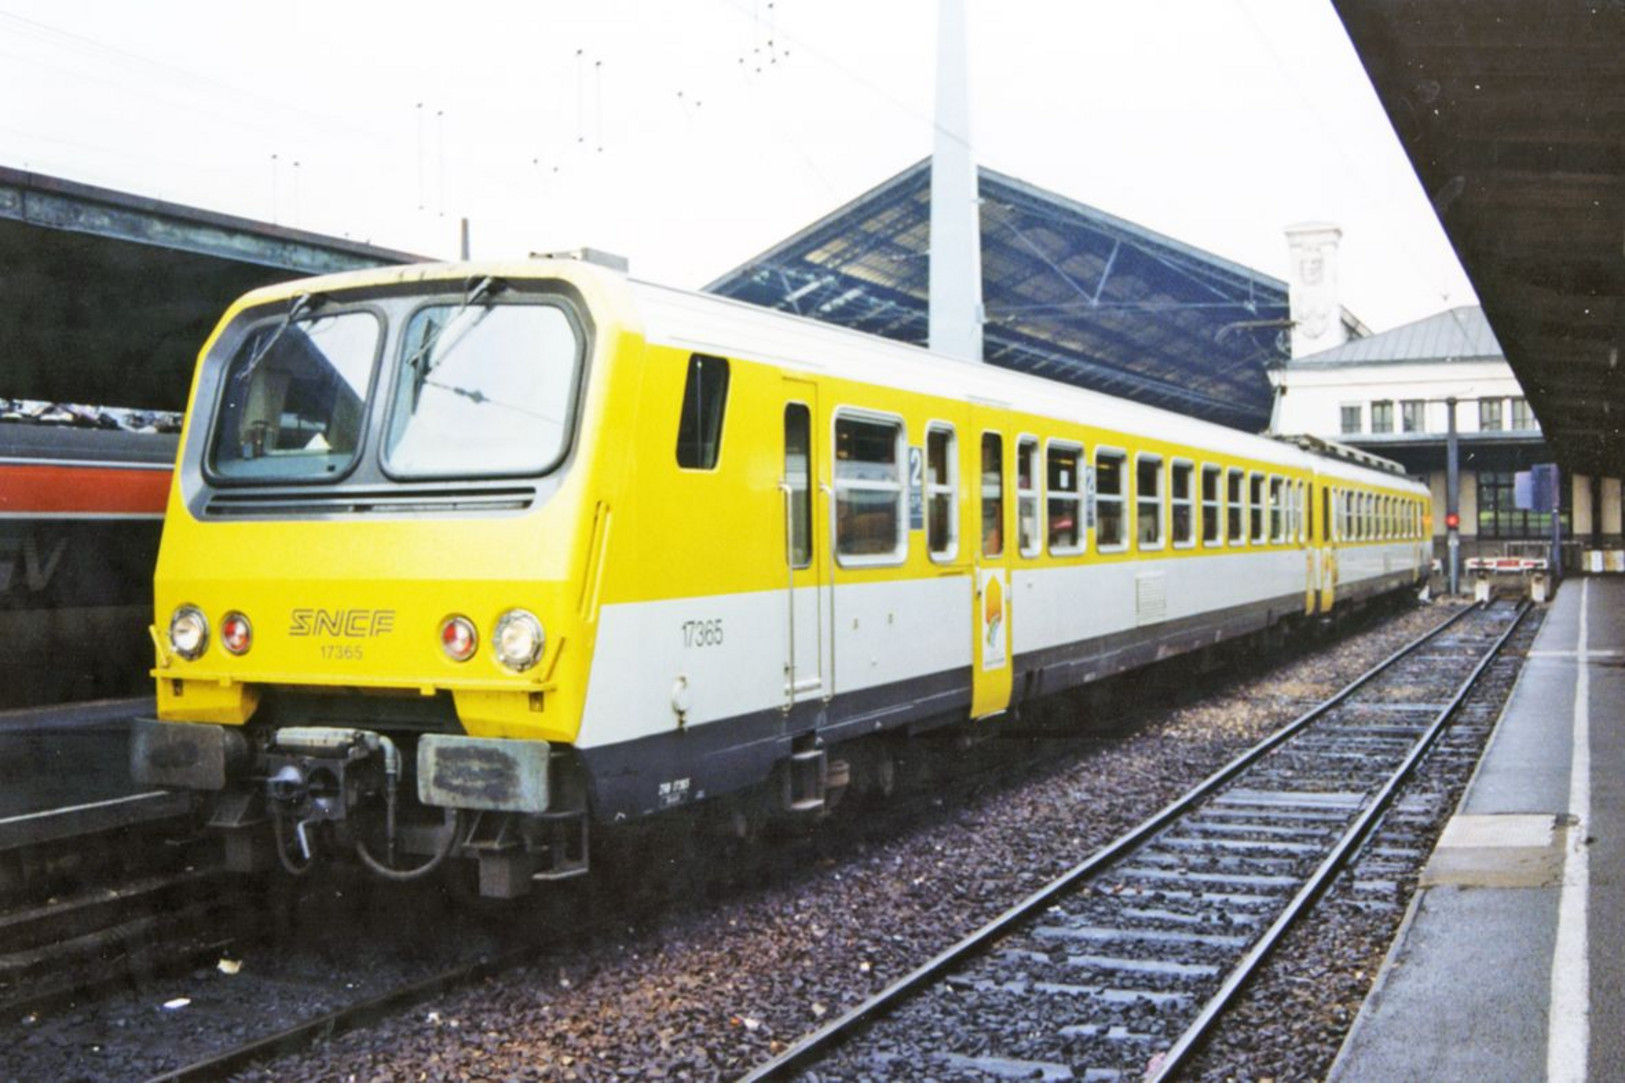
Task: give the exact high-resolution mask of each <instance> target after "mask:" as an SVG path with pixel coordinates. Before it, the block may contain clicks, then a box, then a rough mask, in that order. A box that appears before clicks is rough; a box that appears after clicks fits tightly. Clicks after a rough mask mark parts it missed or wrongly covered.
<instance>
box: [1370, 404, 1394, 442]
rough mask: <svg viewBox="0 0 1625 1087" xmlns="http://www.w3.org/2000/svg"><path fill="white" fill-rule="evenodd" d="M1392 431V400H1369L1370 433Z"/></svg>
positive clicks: (1389, 432)
mask: <svg viewBox="0 0 1625 1087" xmlns="http://www.w3.org/2000/svg"><path fill="white" fill-rule="evenodd" d="M1393 432H1394V402H1393V401H1392V400H1373V401H1372V402H1371V433H1373V434H1392V433H1393Z"/></svg>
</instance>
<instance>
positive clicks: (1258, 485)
mask: <svg viewBox="0 0 1625 1087" xmlns="http://www.w3.org/2000/svg"><path fill="white" fill-rule="evenodd" d="M1247 514H1248V516H1250V517H1251V518H1252V524H1253V535H1252V541H1253V543H1255V544H1259V543H1263V542H1264V533H1265V530H1266V529H1267V528H1268V527H1269V526H1267V525H1266V524H1265V523H1264V473H1263V472H1254V473H1253V474H1252V475H1250V476H1249V477H1248V478H1247Z"/></svg>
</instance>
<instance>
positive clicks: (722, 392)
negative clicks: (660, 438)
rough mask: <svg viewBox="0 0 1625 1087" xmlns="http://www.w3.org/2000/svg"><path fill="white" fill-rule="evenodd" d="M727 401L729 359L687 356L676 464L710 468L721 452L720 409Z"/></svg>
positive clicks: (715, 462) (678, 425) (686, 466)
mask: <svg viewBox="0 0 1625 1087" xmlns="http://www.w3.org/2000/svg"><path fill="white" fill-rule="evenodd" d="M727 403H728V360H727V359H719V358H714V357H713V356H711V355H690V356H689V359H688V382H687V383H686V384H685V385H684V386H683V408H682V416H681V417H680V419H679V420H678V424H677V466H678V467H679V468H699V469H705V470H709V469H712V468H715V467H716V466H717V457H718V456H719V455H720V454H721V452H722V412H723V409H724V408H725V407H726V406H727Z"/></svg>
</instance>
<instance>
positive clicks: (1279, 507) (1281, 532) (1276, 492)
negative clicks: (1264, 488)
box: [1270, 476, 1286, 543]
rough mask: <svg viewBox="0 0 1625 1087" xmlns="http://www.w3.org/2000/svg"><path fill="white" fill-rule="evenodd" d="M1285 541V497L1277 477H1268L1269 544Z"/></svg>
mask: <svg viewBox="0 0 1625 1087" xmlns="http://www.w3.org/2000/svg"><path fill="white" fill-rule="evenodd" d="M1284 539H1286V496H1285V493H1284V492H1283V491H1282V489H1281V479H1280V477H1279V476H1270V542H1271V543H1280V542H1281V541H1282V540H1284Z"/></svg>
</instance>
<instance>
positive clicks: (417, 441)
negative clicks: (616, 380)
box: [384, 303, 580, 476]
mask: <svg viewBox="0 0 1625 1087" xmlns="http://www.w3.org/2000/svg"><path fill="white" fill-rule="evenodd" d="M579 358H580V350H579V340H578V338H577V335H576V331H575V328H574V327H573V326H572V325H571V324H570V321H569V319H568V318H567V317H566V316H565V315H564V313H563V311H561V310H560V309H559V308H558V307H556V306H549V305H521V304H502V305H495V304H489V303H488V304H486V305H484V306H475V307H470V306H467V305H463V306H459V305H456V304H446V305H437V306H428V307H425V308H423V309H420V310H418V311H417V312H416V313H414V314H413V315H412V319H411V322H410V323H409V324H408V325H407V327H406V335H405V337H404V338H403V340H402V343H401V368H400V373H399V375H398V377H397V378H396V384H395V394H394V403H393V404H392V405H391V410H390V416H389V432H388V435H387V440H386V442H385V446H384V465H385V467H386V468H387V469H388V471H389V472H390V473H391V474H392V475H396V476H469V475H481V476H484V475H534V474H538V473H541V472H544V471H547V470H548V469H550V468H552V467H554V466H555V465H556V464H557V463H558V462H559V460H560V459H562V458H563V456H564V452H565V447H566V446H567V444H568V440H569V427H568V424H569V418H570V409H571V406H572V405H573V404H574V403H575V394H576V380H577V373H578V370H579Z"/></svg>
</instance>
